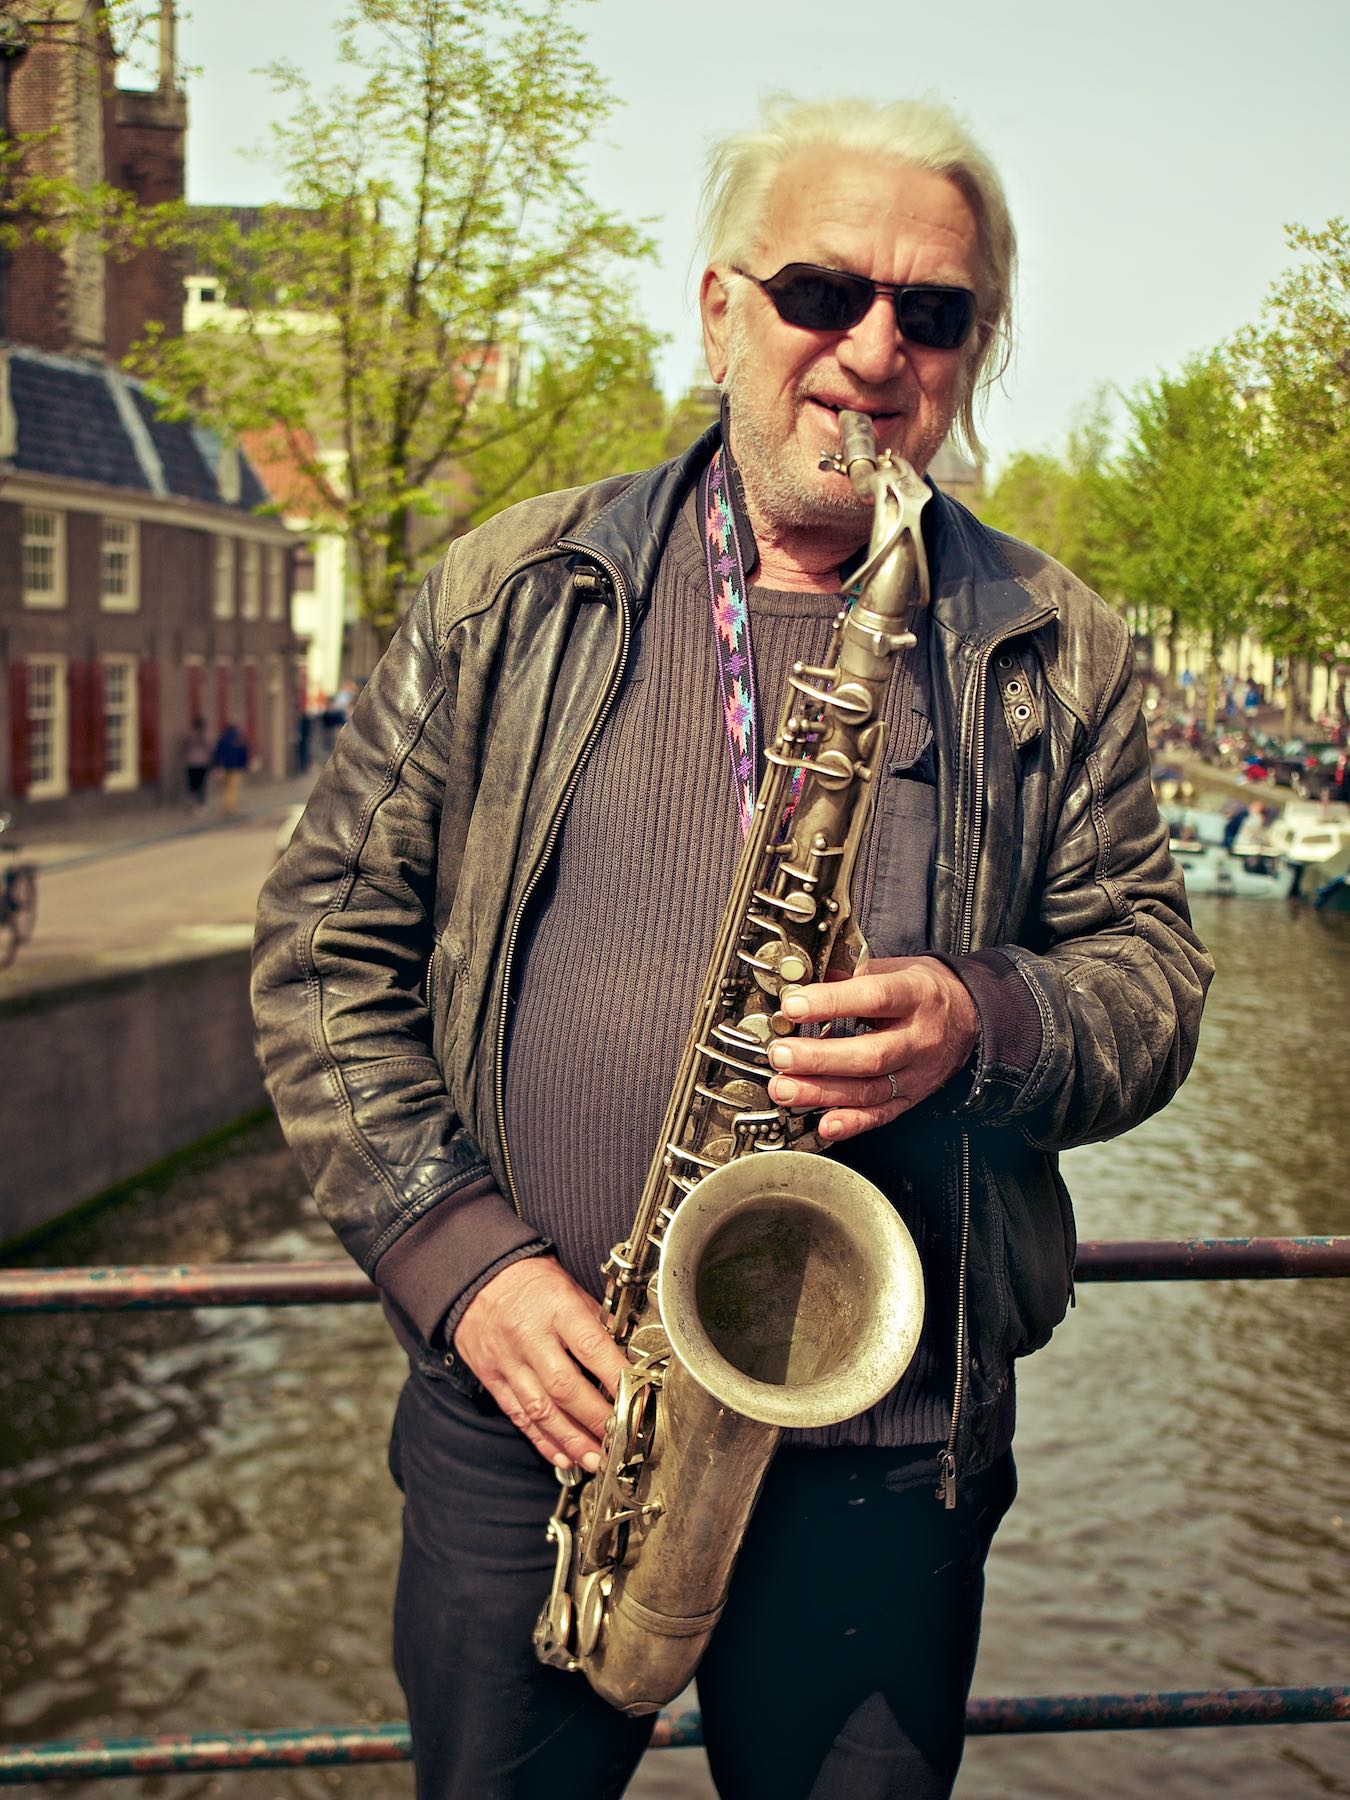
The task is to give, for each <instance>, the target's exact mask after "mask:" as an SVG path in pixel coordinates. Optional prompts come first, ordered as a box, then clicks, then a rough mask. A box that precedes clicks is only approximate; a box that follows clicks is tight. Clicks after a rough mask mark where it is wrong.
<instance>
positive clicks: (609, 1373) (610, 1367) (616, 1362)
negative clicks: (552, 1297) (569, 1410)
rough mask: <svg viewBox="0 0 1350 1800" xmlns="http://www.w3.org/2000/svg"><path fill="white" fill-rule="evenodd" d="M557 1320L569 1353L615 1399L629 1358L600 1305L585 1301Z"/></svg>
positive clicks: (560, 1333)
mask: <svg viewBox="0 0 1350 1800" xmlns="http://www.w3.org/2000/svg"><path fill="white" fill-rule="evenodd" d="M555 1323H556V1324H557V1327H558V1331H559V1335H560V1336H561V1338H562V1341H563V1343H564V1345H565V1346H566V1349H567V1352H568V1354H569V1355H570V1356H572V1357H574V1358H575V1359H576V1361H577V1362H578V1363H579V1364H580V1365H581V1367H582V1368H583V1369H586V1370H588V1371H589V1372H590V1374H592V1375H593V1376H594V1377H595V1379H596V1380H597V1381H598V1382H599V1383H600V1386H601V1388H603V1390H604V1392H605V1393H606V1394H608V1395H609V1396H610V1397H611V1398H613V1396H614V1395H615V1394H616V1393H617V1392H618V1387H619V1377H620V1376H621V1375H622V1374H623V1372H624V1370H625V1368H626V1367H627V1366H628V1357H627V1355H626V1354H625V1352H624V1351H622V1350H621V1349H620V1348H619V1346H618V1345H617V1344H616V1343H615V1342H614V1339H613V1337H612V1335H611V1334H610V1332H609V1331H608V1330H607V1329H606V1327H605V1325H604V1322H603V1319H602V1318H601V1315H600V1311H599V1308H598V1307H597V1306H595V1305H594V1304H593V1303H592V1304H591V1305H590V1306H586V1305H584V1304H583V1305H581V1306H580V1307H578V1308H576V1309H575V1310H573V1311H569V1312H568V1313H567V1315H566V1316H565V1317H562V1318H559V1319H558V1320H557V1321H555ZM592 1391H594V1390H592Z"/></svg>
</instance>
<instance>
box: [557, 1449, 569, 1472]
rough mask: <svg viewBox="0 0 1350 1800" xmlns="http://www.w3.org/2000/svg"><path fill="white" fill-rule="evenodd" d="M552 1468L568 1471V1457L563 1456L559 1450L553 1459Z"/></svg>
mask: <svg viewBox="0 0 1350 1800" xmlns="http://www.w3.org/2000/svg"><path fill="white" fill-rule="evenodd" d="M553 1466H554V1468H555V1469H570V1468H571V1466H572V1459H571V1457H569V1456H564V1455H563V1453H562V1451H561V1450H560V1451H559V1452H558V1454H557V1455H556V1456H555V1457H554V1459H553Z"/></svg>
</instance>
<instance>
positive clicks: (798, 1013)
mask: <svg viewBox="0 0 1350 1800" xmlns="http://www.w3.org/2000/svg"><path fill="white" fill-rule="evenodd" d="M780 1004H781V1006H782V1009H783V1011H784V1012H785V1013H786V1014H787V1016H788V1017H789V1018H790V1019H801V1018H804V1017H805V1015H806V996H805V994H801V993H790V994H784V995H783V998H782V1001H781V1003H780Z"/></svg>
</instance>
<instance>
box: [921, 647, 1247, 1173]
mask: <svg viewBox="0 0 1350 1800" xmlns="http://www.w3.org/2000/svg"><path fill="white" fill-rule="evenodd" d="M1113 625H1115V626H1116V627H1117V628H1118V630H1119V640H1120V642H1119V650H1118V654H1117V655H1116V657H1115V659H1114V665H1113V667H1114V674H1113V676H1112V678H1111V679H1110V680H1109V681H1108V683H1107V684H1106V688H1105V691H1104V692H1103V693H1102V694H1101V695H1100V696H1098V697H1097V705H1096V708H1095V710H1094V714H1093V723H1092V724H1091V726H1090V727H1089V728H1088V729H1087V731H1086V732H1085V733H1084V741H1083V744H1082V747H1081V750H1080V752H1079V754H1078V755H1076V756H1075V758H1074V760H1073V763H1072V766H1071V768H1070V771H1069V774H1068V778H1067V782H1066V785H1065V788H1064V790H1063V795H1062V799H1061V802H1060V806H1059V809H1058V813H1057V816H1056V817H1055V818H1054V819H1053V820H1052V822H1051V826H1050V828H1049V830H1048V839H1049V841H1048V844H1047V847H1046V854H1045V861H1044V877H1043V882H1042V886H1041V894H1040V907H1039V917H1038V919H1037V920H1036V921H1035V922H1034V931H1031V932H1028V934H1027V936H1028V940H1029V941H1027V942H1023V943H1014V944H1002V945H998V946H996V947H989V948H985V949H984V950H982V951H976V952H975V954H973V955H971V956H968V957H964V958H952V959H944V960H950V963H951V966H952V967H953V968H955V969H956V970H957V972H958V973H960V974H961V975H962V977H963V979H964V980H965V981H966V984H967V986H968V987H969V989H970V991H971V994H972V996H973V998H974V1000H975V1005H976V1011H977V1013H978V1015H979V1020H980V1045H979V1050H978V1052H977V1056H976V1059H975V1064H974V1067H973V1071H972V1073H971V1076H970V1086H969V1090H968V1093H967V1095H966V1097H965V1099H964V1101H963V1102H962V1103H961V1104H960V1105H959V1106H958V1108H957V1111H958V1113H959V1114H960V1115H962V1116H965V1117H968V1118H971V1119H988V1120H990V1121H991V1122H1007V1123H1011V1124H1015V1125H1017V1126H1019V1127H1020V1128H1021V1130H1022V1131H1023V1132H1024V1133H1025V1135H1026V1136H1027V1138H1028V1139H1029V1140H1030V1141H1031V1142H1032V1143H1033V1144H1034V1145H1036V1146H1037V1147H1038V1148H1040V1149H1045V1150H1064V1149H1068V1148H1070V1147H1071V1146H1073V1145H1075V1144H1084V1143H1091V1142H1094V1141H1096V1140H1098V1139H1101V1138H1109V1137H1113V1136H1115V1135H1116V1134H1117V1133H1118V1132H1122V1131H1126V1130H1128V1129H1129V1128H1130V1127H1131V1126H1133V1125H1137V1124H1138V1123H1139V1122H1140V1121H1141V1120H1143V1119H1146V1118H1148V1117H1149V1116H1150V1114H1152V1113H1154V1112H1156V1111H1158V1110H1159V1108H1161V1107H1162V1106H1165V1105H1166V1103H1167V1102H1168V1101H1169V1100H1170V1099H1171V1097H1172V1095H1173V1094H1174V1093H1175V1092H1176V1090H1177V1088H1178V1087H1179V1086H1180V1085H1181V1082H1182V1081H1183V1080H1184V1079H1185V1076H1186V1074H1187V1072H1188V1070H1189V1069H1190V1066H1191V1063H1192V1061H1193V1059H1194V1056H1195V1051H1196V1045H1197V1041H1198V1038H1199V1029H1200V1016H1201V1012H1202V1010H1203V1007H1204V999H1205V993H1206V990H1207V989H1208V986H1209V982H1210V979H1211V977H1212V975H1213V972H1214V967H1213V963H1212V961H1211V959H1210V957H1209V954H1208V952H1207V951H1206V950H1205V948H1204V946H1203V945H1202V944H1201V943H1200V941H1199V939H1198V938H1197V937H1196V935H1195V933H1194V931H1193V930H1192V929H1191V923H1190V914H1189V910H1188V907H1187V903H1186V894H1185V888H1184V886H1183V883H1182V878H1181V874H1180V872H1179V870H1178V869H1177V867H1176V864H1175V862H1174V861H1173V858H1172V856H1171V853H1170V851H1169V849H1168V832H1167V826H1166V824H1165V823H1164V821H1163V820H1162V818H1161V817H1160V815H1159V812H1158V806H1157V801H1156V799H1155V797H1154V793H1153V786H1152V779H1151V771H1150V765H1149V754H1148V744H1147V737H1146V731H1145V725H1144V719H1143V712H1142V706H1141V689H1140V684H1139V682H1138V680H1137V679H1136V678H1135V676H1134V673H1133V665H1132V660H1131V658H1130V655H1129V651H1128V642H1127V640H1125V637H1124V629H1123V626H1120V625H1119V622H1118V621H1113Z"/></svg>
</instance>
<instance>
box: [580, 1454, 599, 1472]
mask: <svg viewBox="0 0 1350 1800" xmlns="http://www.w3.org/2000/svg"><path fill="white" fill-rule="evenodd" d="M581 1466H582V1468H583V1469H589V1470H590V1472H591V1474H592V1475H595V1474H597V1473H598V1472H599V1469H600V1452H599V1451H598V1450H588V1451H587V1452H586V1454H585V1456H583V1457H582V1459H581Z"/></svg>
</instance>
